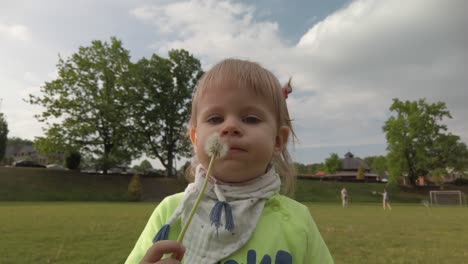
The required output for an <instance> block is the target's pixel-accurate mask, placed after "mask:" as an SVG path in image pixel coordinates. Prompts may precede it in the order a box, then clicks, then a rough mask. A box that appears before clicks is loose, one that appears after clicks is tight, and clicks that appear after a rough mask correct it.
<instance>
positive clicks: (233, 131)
mask: <svg viewBox="0 0 468 264" xmlns="http://www.w3.org/2000/svg"><path fill="white" fill-rule="evenodd" d="M241 134H242V133H241V129H240V126H239V122H238V121H237V120H235V119H234V118H228V119H226V120H225V121H224V124H223V127H222V130H221V136H239V135H241Z"/></svg>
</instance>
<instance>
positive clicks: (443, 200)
mask: <svg viewBox="0 0 468 264" xmlns="http://www.w3.org/2000/svg"><path fill="white" fill-rule="evenodd" d="M429 198H430V201H431V206H434V205H455V206H457V205H458V206H464V205H465V204H466V197H465V194H464V193H463V192H461V191H430V192H429Z"/></svg>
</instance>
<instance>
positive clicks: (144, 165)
mask: <svg viewBox="0 0 468 264" xmlns="http://www.w3.org/2000/svg"><path fill="white" fill-rule="evenodd" d="M152 168H153V165H151V163H150V162H149V161H148V160H146V159H145V160H143V161H142V162H141V163H140V166H139V169H140V170H141V171H142V172H145V171H147V170H149V169H152Z"/></svg>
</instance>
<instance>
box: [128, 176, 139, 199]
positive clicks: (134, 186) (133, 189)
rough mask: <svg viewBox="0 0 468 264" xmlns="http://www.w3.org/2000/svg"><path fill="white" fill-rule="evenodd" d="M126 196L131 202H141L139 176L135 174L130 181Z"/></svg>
mask: <svg viewBox="0 0 468 264" xmlns="http://www.w3.org/2000/svg"><path fill="white" fill-rule="evenodd" d="M128 196H129V198H130V200H131V201H140V200H141V182H140V175H138V174H135V175H133V176H132V178H131V179H130V183H129V184H128Z"/></svg>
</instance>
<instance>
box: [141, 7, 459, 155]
mask: <svg viewBox="0 0 468 264" xmlns="http://www.w3.org/2000/svg"><path fill="white" fill-rule="evenodd" d="M467 3H468V2H466V1H426V0H414V1H409V2H405V5H404V7H402V5H401V1H398V0H388V1H377V0H362V1H354V2H352V3H351V4H349V5H348V6H346V7H344V8H342V9H341V10H339V11H337V12H335V13H333V14H331V15H330V16H328V17H326V18H325V19H324V20H323V21H320V22H319V23H317V24H316V25H314V26H313V27H312V28H311V29H310V30H309V31H308V32H307V33H306V34H304V36H303V37H302V38H301V39H300V41H299V42H298V43H297V45H296V46H286V45H285V43H284V42H283V41H282V40H281V39H280V37H279V32H278V25H277V24H276V23H275V22H272V21H257V20H255V19H254V18H253V12H254V8H253V7H252V6H248V5H243V4H235V3H233V2H232V1H222V2H217V1H212V0H206V1H201V0H200V1H197V0H192V1H187V2H179V3H173V4H171V3H169V4H167V5H158V6H157V7H149V6H147V7H144V8H137V9H135V10H134V12H133V14H134V15H135V16H137V17H139V18H141V19H144V20H145V21H146V22H148V23H152V24H153V25H154V26H155V28H156V30H157V32H158V34H162V35H164V36H166V38H165V40H163V41H161V40H159V41H158V42H157V45H158V47H161V46H162V47H163V48H161V49H159V50H158V51H159V52H161V53H163V52H165V51H166V50H168V49H170V48H185V49H188V50H189V51H191V52H193V53H194V54H195V55H196V56H198V57H201V58H202V59H203V62H204V64H205V66H209V65H211V64H212V63H214V62H216V61H218V60H220V59H222V58H225V57H240V58H248V59H251V60H255V61H259V62H260V63H262V65H264V66H265V67H267V68H269V69H271V70H273V71H274V72H275V73H276V74H277V75H278V77H279V78H280V80H285V79H286V78H287V77H288V76H289V75H292V76H293V82H294V84H295V88H296V90H297V91H299V92H297V93H293V94H292V97H291V99H288V104H289V105H290V109H291V112H292V113H293V116H294V117H295V120H297V126H298V129H297V130H298V134H299V136H300V138H301V139H302V144H303V146H322V145H326V146H332V145H336V144H345V142H347V143H348V144H376V143H378V142H380V143H381V144H385V139H384V136H383V134H382V125H383V124H384V121H385V120H386V119H387V118H388V115H389V113H388V108H389V106H390V104H391V102H392V101H391V99H392V98H400V99H402V100H414V99H418V98H422V97H426V98H428V101H429V102H433V101H445V102H446V103H447V106H448V108H449V110H451V111H452V113H453V115H454V116H455V119H456V121H454V122H453V121H452V123H450V121H449V124H451V125H453V124H455V126H456V128H455V130H456V131H459V132H460V134H461V135H462V137H463V139H464V140H465V141H466V140H468V132H467V131H466V130H465V131H464V130H463V129H462V128H463V127H466V122H467V121H465V120H463V119H462V118H463V116H464V115H462V114H465V113H466V111H465V110H463V109H466V106H465V102H464V100H461V98H466V97H467V95H468V94H467V93H468V92H467V90H466V89H465V88H466V84H467V83H468V79H467V77H466V76H467V75H466V74H464V73H463V72H462V71H464V70H466V68H467V66H468V65H467V61H468V48H467V47H468V42H467V37H466V33H467V32H466V29H465V25H467V24H468V19H467V17H466V16H465V15H464V14H463V11H461V10H466V9H467V8H464V7H467ZM301 91H303V92H301ZM307 91H309V92H312V93H308V92H307ZM455 126H454V127H455ZM337 142H339V143H337ZM353 142H355V143H353Z"/></svg>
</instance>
